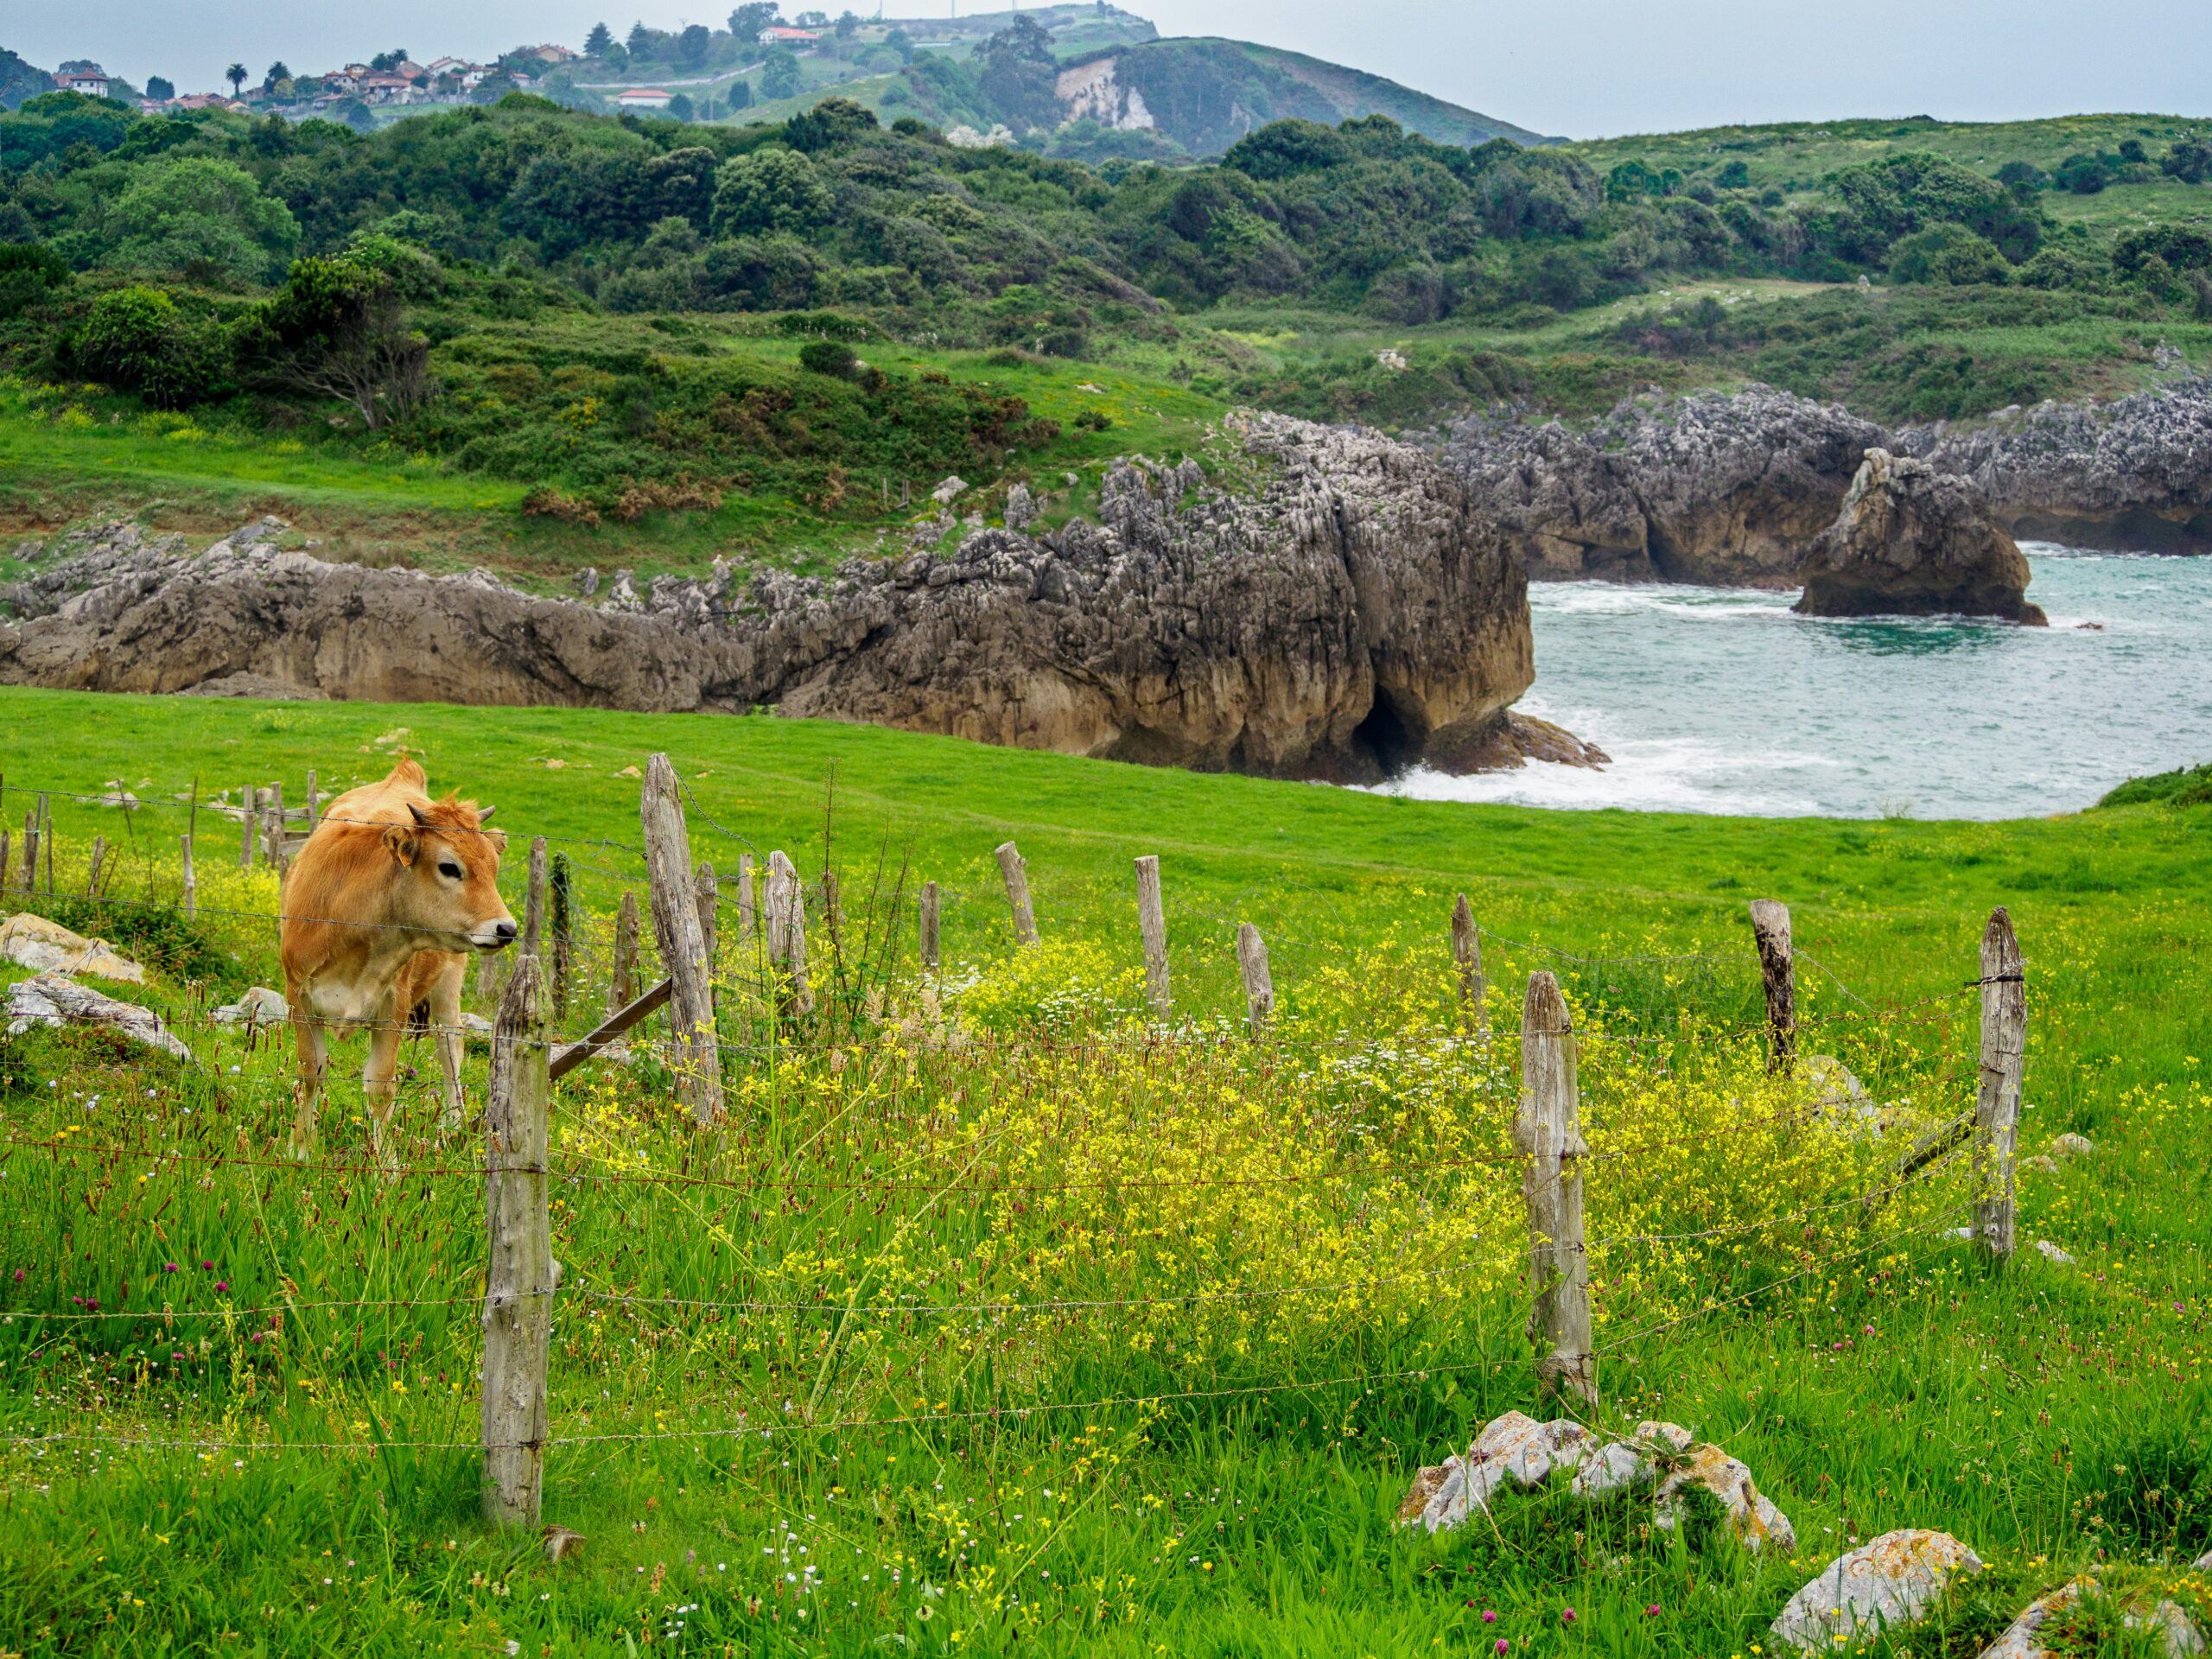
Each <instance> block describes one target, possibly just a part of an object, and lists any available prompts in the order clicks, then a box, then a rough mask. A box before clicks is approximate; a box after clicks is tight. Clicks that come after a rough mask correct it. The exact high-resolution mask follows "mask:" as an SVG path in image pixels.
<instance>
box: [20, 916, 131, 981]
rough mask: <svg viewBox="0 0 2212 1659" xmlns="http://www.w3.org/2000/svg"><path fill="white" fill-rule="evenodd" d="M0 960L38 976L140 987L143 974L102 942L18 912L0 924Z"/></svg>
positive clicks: (104, 941) (102, 940)
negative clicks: (92, 978) (91, 977)
mask: <svg viewBox="0 0 2212 1659" xmlns="http://www.w3.org/2000/svg"><path fill="white" fill-rule="evenodd" d="M0 957H6V958H7V959H8V960H9V961H10V962H12V963H16V965H17V966H18V967H22V968H29V969H35V970H37V971H38V972H40V973H46V972H48V971H51V972H54V973H57V974H98V975H99V976H100V977H101V978H102V979H112V980H118V981H120V982H123V983H124V984H126V985H143V984H144V983H145V982H146V970H145V969H143V968H141V967H140V966H139V965H138V964H137V963H135V962H132V961H131V960H130V958H129V957H120V956H118V955H117V954H116V953H115V950H114V948H113V947H112V946H111V945H110V944H108V942H107V941H106V940H105V939H88V938H84V937H83V936H82V935H80V934H76V933H72V932H71V931H69V930H68V929H67V928H66V927H64V926H62V925H61V924H60V923H59V922H49V921H48V920H47V919H46V918H45V917H43V916H34V915H32V914H31V913H30V912H29V911H28V910H26V911H19V912H16V914H15V915H13V916H10V918H8V919H7V921H6V922H5V923H4V924H0Z"/></svg>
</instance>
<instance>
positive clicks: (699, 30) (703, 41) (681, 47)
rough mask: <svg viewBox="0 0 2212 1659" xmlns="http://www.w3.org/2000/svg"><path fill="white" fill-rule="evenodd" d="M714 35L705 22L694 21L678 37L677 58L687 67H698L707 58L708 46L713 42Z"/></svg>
mask: <svg viewBox="0 0 2212 1659" xmlns="http://www.w3.org/2000/svg"><path fill="white" fill-rule="evenodd" d="M714 38H715V37H714V35H712V33H710V32H709V29H708V28H707V26H706V25H705V24H704V23H693V24H692V25H690V27H689V28H688V29H685V30H684V31H683V33H682V34H681V35H677V37H676V59H677V62H678V63H681V64H682V65H683V67H685V68H687V69H696V68H698V67H700V66H701V65H702V64H704V63H705V62H706V60H707V48H708V47H709V46H710V45H711V44H713V41H714Z"/></svg>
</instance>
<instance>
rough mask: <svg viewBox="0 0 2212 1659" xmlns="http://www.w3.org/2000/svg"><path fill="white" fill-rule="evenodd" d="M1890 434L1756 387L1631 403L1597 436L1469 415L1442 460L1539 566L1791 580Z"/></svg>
mask: <svg viewBox="0 0 2212 1659" xmlns="http://www.w3.org/2000/svg"><path fill="white" fill-rule="evenodd" d="M1882 442H1885V434H1884V432H1883V430H1882V429H1881V428H1879V427H1878V426H1876V425H1875V424H1874V423H1872V422H1871V421H1864V420H1861V419H1859V417H1858V416H1855V415H1853V414H1851V413H1850V412H1849V411H1848V410H1845V409H1843V408H1841V407H1840V406H1839V405H1837V404H1817V403H1814V402H1812V401H1811V400H1809V399H1808V398H1803V397H1795V396H1793V395H1791V394H1790V393H1789V392H1785V391H1775V390H1774V389H1773V388H1772V387H1770V386H1754V387H1751V388H1749V389H1747V390H1745V391H1741V392H1737V393H1732V394H1731V393H1722V392H1700V393H1698V394H1696V395H1694V396H1692V397H1681V398H1673V399H1659V400H1655V399H1650V398H1635V399H1630V400H1628V401H1625V402H1624V403H1623V404H1621V405H1620V406H1619V407H1618V408H1617V409H1616V410H1614V411H1613V412H1612V413H1611V415H1609V416H1606V417H1605V419H1604V420H1602V421H1600V422H1599V423H1597V424H1596V425H1595V426H1593V427H1592V428H1590V429H1588V430H1586V431H1573V430H1570V429H1567V428H1566V427H1563V426H1560V425H1557V424H1553V425H1549V426H1543V427H1536V428H1529V427H1526V426H1520V425H1513V424H1501V423H1497V422H1493V421H1489V420H1484V419H1477V420H1472V421H1469V422H1465V423H1461V424H1460V425H1459V427H1457V428H1455V429H1453V430H1452V433H1451V435H1449V436H1448V438H1447V439H1446V442H1445V443H1444V446H1443V456H1444V460H1445V462H1446V465H1447V466H1449V467H1452V468H1453V470H1455V471H1456V472H1458V473H1459V475H1460V476H1461V477H1462V478H1463V479H1465V480H1466V483H1467V487H1468V489H1469V491H1470V493H1471V494H1472V495H1473V497H1474V499H1475V503H1476V505H1477V507H1478V510H1479V511H1481V512H1483V513H1484V514H1485V515H1487V516H1488V517H1490V518H1492V519H1493V520H1494V521H1495V522H1496V523H1497V524H1498V526H1499V528H1500V529H1501V531H1503V533H1504V536H1505V538H1506V543H1507V547H1508V549H1509V550H1510V551H1511V552H1512V554H1513V555H1514V556H1515V557H1516V559H1517V560H1518V561H1519V562H1520V563H1521V565H1522V569H1525V570H1527V571H1528V573H1529V575H1532V576H1535V577H1538V578H1552V579H1572V578H1574V577H1578V576H1601V577H1607V578H1611V579H1614V580H1618V581H1630V582H1637V581H1644V582H1648V581H1660V582H1707V583H1713V584H1719V585H1728V586H1751V587H1761V588H1788V587H1794V586H1796V581H1797V567H1798V562H1799V560H1800V558H1801V557H1802V554H1803V552H1804V550H1805V549H1806V548H1807V547H1808V545H1809V544H1810V543H1811V542H1812V541H1813V538H1814V537H1816V536H1818V535H1819V534H1820V533H1821V531H1823V530H1825V529H1827V526H1828V525H1829V524H1832V523H1834V519H1835V516H1836V512H1837V511H1838V509H1839V508H1840V506H1841V505H1842V503H1843V498H1844V495H1845V493H1847V491H1848V490H1849V488H1850V486H1851V480H1852V477H1853V474H1854V473H1856V472H1857V470H1858V467H1859V461H1861V460H1862V459H1863V458H1864V457H1865V455H1866V451H1867V450H1868V449H1870V448H1876V447H1878V446H1879V445H1880V444H1881V443H1882Z"/></svg>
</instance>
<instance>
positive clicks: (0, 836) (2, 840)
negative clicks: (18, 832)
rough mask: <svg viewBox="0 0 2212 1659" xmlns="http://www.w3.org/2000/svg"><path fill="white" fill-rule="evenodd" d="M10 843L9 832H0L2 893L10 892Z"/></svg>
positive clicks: (1, 830)
mask: <svg viewBox="0 0 2212 1659" xmlns="http://www.w3.org/2000/svg"><path fill="white" fill-rule="evenodd" d="M8 841H9V836H8V832H7V831H6V830H5V829H0V893H5V892H6V891H7V890H8V869H9V853H10V850H11V849H10V847H9V845H8Z"/></svg>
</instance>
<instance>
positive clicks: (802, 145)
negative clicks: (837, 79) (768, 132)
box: [784, 98, 876, 156]
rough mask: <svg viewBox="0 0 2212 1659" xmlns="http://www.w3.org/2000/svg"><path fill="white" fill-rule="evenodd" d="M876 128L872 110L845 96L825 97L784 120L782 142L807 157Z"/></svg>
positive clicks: (833, 147)
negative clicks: (809, 107) (810, 107)
mask: <svg viewBox="0 0 2212 1659" xmlns="http://www.w3.org/2000/svg"><path fill="white" fill-rule="evenodd" d="M875 130H876V120H875V111H874V110H871V109H870V108H868V105H865V104H856V103H855V102H854V101H853V100H852V99H849V98H825V99H823V100H822V101H821V102H820V103H819V104H817V105H815V106H814V107H813V108H812V109H810V110H804V111H800V112H799V113H798V114H797V115H795V116H793V117H791V119H790V120H788V121H786V122H785V123H784V142H785V143H787V144H789V145H790V146H791V148H792V149H796V150H801V151H804V153H805V154H807V155H809V156H815V155H819V154H820V153H821V152H822V151H823V150H825V149H835V148H836V146H837V145H839V144H841V143H843V142H844V141H845V140H847V139H849V138H857V137H861V135H862V134H864V133H870V132H874V131H875Z"/></svg>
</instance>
